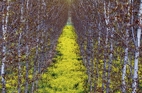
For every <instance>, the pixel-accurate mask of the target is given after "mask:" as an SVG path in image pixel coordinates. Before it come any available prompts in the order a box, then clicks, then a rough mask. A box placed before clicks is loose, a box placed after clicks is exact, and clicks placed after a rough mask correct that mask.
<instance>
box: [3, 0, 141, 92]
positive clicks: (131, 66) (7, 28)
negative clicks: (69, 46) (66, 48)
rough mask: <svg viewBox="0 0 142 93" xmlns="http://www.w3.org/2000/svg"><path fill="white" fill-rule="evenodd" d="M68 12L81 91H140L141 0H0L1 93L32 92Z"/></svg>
mask: <svg viewBox="0 0 142 93" xmlns="http://www.w3.org/2000/svg"><path fill="white" fill-rule="evenodd" d="M69 3H70V5H69ZM69 12H70V13H71V14H70V15H69V17H71V18H70V19H72V22H73V25H74V27H75V29H76V34H77V36H78V39H77V42H78V44H79V47H80V54H81V58H80V59H78V60H82V62H83V64H84V66H85V67H86V69H87V71H86V73H87V75H88V78H87V81H86V82H85V87H86V91H89V93H119V92H122V93H142V64H141V62H142V46H141V43H142V39H141V36H142V32H141V29H142V0H1V1H0V80H1V83H0V92H2V93H15V92H16V93H34V92H36V90H37V89H38V84H39V79H41V76H42V74H43V73H44V72H46V71H47V67H48V66H49V65H50V63H51V62H53V57H54V55H56V54H58V51H56V45H57V40H58V38H59V36H60V34H61V30H62V28H63V27H64V26H65V25H66V22H67V19H68V14H69Z"/></svg>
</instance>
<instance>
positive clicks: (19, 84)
mask: <svg viewBox="0 0 142 93" xmlns="http://www.w3.org/2000/svg"><path fill="white" fill-rule="evenodd" d="M20 8H21V9H20V13H21V15H20V23H21V26H20V32H19V38H18V93H21V84H22V77H21V76H22V72H21V69H22V68H21V56H22V55H21V39H22V33H23V28H24V27H23V24H24V0H22V1H21V6H20Z"/></svg>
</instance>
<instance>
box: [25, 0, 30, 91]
mask: <svg viewBox="0 0 142 93" xmlns="http://www.w3.org/2000/svg"><path fill="white" fill-rule="evenodd" d="M26 10H27V13H26V14H27V16H28V15H29V0H26ZM28 31H29V21H28V20H27V21H26V35H28ZM26 38H28V37H27V36H26ZM28 58H29V45H28V43H26V77H25V93H28V87H29V82H28V76H29V61H28V60H29V59H28Z"/></svg>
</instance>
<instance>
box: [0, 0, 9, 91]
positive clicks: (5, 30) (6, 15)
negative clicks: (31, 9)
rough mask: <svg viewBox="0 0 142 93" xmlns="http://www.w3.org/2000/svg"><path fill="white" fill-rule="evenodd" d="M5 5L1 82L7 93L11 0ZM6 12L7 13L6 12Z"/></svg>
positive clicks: (4, 0) (7, 0) (5, 1)
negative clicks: (6, 69)
mask: <svg viewBox="0 0 142 93" xmlns="http://www.w3.org/2000/svg"><path fill="white" fill-rule="evenodd" d="M3 2H4V3H5V5H4V7H5V8H4V9H3V11H2V12H3V14H2V32H3V43H4V44H3V47H2V48H3V49H2V53H3V58H2V65H1V78H2V80H1V82H2V93H6V80H5V65H6V64H5V63H6V53H7V48H6V43H7V36H6V34H7V31H8V21H9V20H8V18H9V8H10V6H9V0H3ZM5 10H6V11H5Z"/></svg>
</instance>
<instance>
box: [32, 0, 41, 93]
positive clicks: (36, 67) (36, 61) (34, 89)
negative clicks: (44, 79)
mask: <svg viewBox="0 0 142 93" xmlns="http://www.w3.org/2000/svg"><path fill="white" fill-rule="evenodd" d="M37 4H38V9H37V12H38V13H37V30H36V31H37V33H36V54H35V61H34V70H33V83H32V93H34V91H36V90H37V86H38V80H37V74H38V73H39V72H38V71H39V68H40V62H39V47H40V46H39V42H40V39H39V37H40V36H39V35H40V32H39V31H40V4H41V3H40V0H38V1H37Z"/></svg>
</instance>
